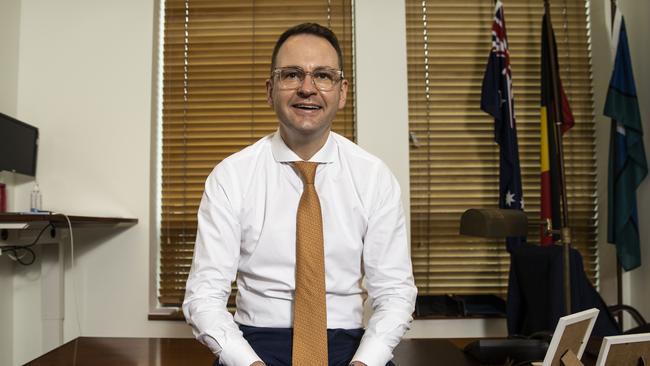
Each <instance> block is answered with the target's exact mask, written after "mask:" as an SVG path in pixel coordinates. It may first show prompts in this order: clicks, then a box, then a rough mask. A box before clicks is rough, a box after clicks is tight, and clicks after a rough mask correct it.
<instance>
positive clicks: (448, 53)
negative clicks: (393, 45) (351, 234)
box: [406, 0, 598, 295]
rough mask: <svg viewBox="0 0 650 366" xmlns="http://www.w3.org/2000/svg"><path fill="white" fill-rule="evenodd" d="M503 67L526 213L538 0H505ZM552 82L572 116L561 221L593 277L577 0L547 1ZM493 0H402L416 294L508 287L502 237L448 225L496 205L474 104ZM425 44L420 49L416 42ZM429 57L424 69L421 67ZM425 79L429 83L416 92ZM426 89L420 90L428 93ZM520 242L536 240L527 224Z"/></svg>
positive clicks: (586, 100)
mask: <svg viewBox="0 0 650 366" xmlns="http://www.w3.org/2000/svg"><path fill="white" fill-rule="evenodd" d="M503 3H504V12H505V18H506V26H507V32H508V39H509V46H510V47H509V49H510V57H511V64H512V74H513V77H512V78H513V89H514V92H513V93H514V100H515V113H516V117H517V129H518V134H519V152H520V159H521V170H522V180H523V191H524V201H525V211H526V213H527V214H528V217H529V219H531V220H534V219H538V218H539V211H540V203H539V200H540V162H539V159H540V158H539V156H540V152H539V146H540V55H541V23H542V15H543V13H544V2H543V1H542V0H536V1H530V0H504V1H503ZM551 8H552V13H551V14H552V21H553V26H554V29H555V35H556V39H557V44H558V59H559V64H560V68H561V71H560V74H561V78H562V82H563V85H564V88H565V91H566V94H567V96H568V99H569V102H570V105H571V108H572V110H573V113H574V116H575V119H576V124H575V126H574V127H573V129H571V130H570V131H569V132H568V133H567V134H565V140H564V152H565V163H566V178H567V188H568V189H567V192H568V201H569V214H570V220H569V226H570V227H571V228H572V230H573V234H574V238H573V245H574V247H576V248H577V249H579V250H580V252H581V253H582V255H583V256H584V261H585V269H586V271H587V273H588V275H589V276H590V278H591V279H592V280H594V281H595V280H596V279H597V270H598V267H597V252H596V226H597V217H596V168H595V164H596V163H595V155H594V116H593V109H592V104H593V95H592V84H591V68H590V52H589V48H590V39H589V23H588V7H587V5H586V2H585V0H564V1H552V2H551ZM493 12H494V1H493V0H456V1H451V2H450V1H446V0H425V1H422V0H406V13H407V22H406V23H407V41H408V45H407V47H408V78H409V80H408V84H409V124H410V125H409V128H410V131H411V134H412V137H414V139H413V142H412V143H411V147H410V164H411V166H410V172H411V173H410V175H411V246H412V257H413V266H414V272H415V277H416V284H417V286H418V288H419V291H420V292H419V293H420V294H421V295H427V294H431V295H438V294H459V295H462V294H497V295H504V294H505V293H506V291H507V284H508V268H509V255H508V253H507V252H506V250H505V243H504V241H503V240H488V239H481V238H472V237H464V236H460V235H459V234H458V229H459V221H460V215H461V214H462V212H464V211H465V210H466V209H468V208H477V207H493V208H496V207H497V206H498V204H497V202H498V187H499V182H498V174H499V168H498V167H499V155H498V146H497V145H496V143H495V142H494V128H493V124H494V122H493V119H492V117H490V116H488V115H487V114H485V113H484V112H483V111H481V110H480V94H481V82H482V79H483V74H484V71H485V67H486V64H487V58H488V54H489V51H490V48H491V26H492V21H493V16H494V15H493ZM425 51H428V52H425ZM427 64H428V65H429V68H428V71H429V73H428V75H427V74H426V73H425V65H427ZM427 86H428V91H427ZM427 97H428V98H427ZM528 242H529V243H539V228H537V227H532V228H530V230H529V234H528Z"/></svg>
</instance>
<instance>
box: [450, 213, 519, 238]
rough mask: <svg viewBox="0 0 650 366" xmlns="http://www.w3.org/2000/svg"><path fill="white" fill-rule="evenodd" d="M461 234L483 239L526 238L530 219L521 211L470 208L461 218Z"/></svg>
mask: <svg viewBox="0 0 650 366" xmlns="http://www.w3.org/2000/svg"><path fill="white" fill-rule="evenodd" d="M460 234H461V235H469V236H478V237H481V238H506V237H509V236H526V235H527V234H528V217H527V216H526V214H525V213H524V212H523V211H520V210H507V209H501V208H470V209H469V210H467V211H465V212H464V213H463V215H462V216H461V218H460Z"/></svg>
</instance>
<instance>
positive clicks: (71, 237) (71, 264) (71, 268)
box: [52, 212, 81, 337]
mask: <svg viewBox="0 0 650 366" xmlns="http://www.w3.org/2000/svg"><path fill="white" fill-rule="evenodd" d="M52 215H59V216H63V218H65V221H66V222H67V223H68V234H69V235H70V275H71V276H72V290H73V295H72V297H73V298H74V305H75V318H76V320H77V331H78V332H79V337H81V321H80V320H79V299H78V298H77V280H76V278H77V276H75V265H74V234H73V232H72V222H70V218H69V217H68V215H66V214H63V213H58V212H52Z"/></svg>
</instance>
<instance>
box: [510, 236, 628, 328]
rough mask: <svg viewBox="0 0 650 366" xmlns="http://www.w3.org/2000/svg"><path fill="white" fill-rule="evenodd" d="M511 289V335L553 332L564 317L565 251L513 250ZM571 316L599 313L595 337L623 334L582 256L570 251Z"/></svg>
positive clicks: (527, 247) (551, 248) (523, 247)
mask: <svg viewBox="0 0 650 366" xmlns="http://www.w3.org/2000/svg"><path fill="white" fill-rule="evenodd" d="M510 254H511V256H510V260H511V265H510V278H509V285H508V304H507V316H508V333H509V334H510V335H526V336H528V335H531V334H534V333H537V332H543V331H546V332H551V331H553V330H554V329H555V327H556V325H557V322H558V320H559V319H560V317H562V316H564V315H565V313H566V312H565V310H564V289H563V278H564V275H563V262H564V260H563V256H562V247H560V246H548V247H540V246H536V245H530V244H523V245H521V246H519V247H516V248H513V249H512V250H511V253H510ZM570 264H571V270H570V274H571V313H577V312H579V311H583V310H586V309H590V308H597V309H598V310H600V313H599V314H598V318H597V320H596V325H595V326H594V330H593V333H592V334H593V335H594V336H597V337H604V336H611V335H618V334H621V331H620V329H619V328H618V326H617V324H616V321H615V320H614V318H613V317H612V315H611V314H610V312H609V311H608V309H607V306H606V305H605V302H604V301H603V300H602V298H601V297H600V295H599V294H598V292H596V290H595V289H594V287H593V286H592V284H591V282H589V279H588V278H587V276H586V275H585V271H584V266H583V264H582V256H581V255H580V252H578V251H577V250H575V249H571V252H570Z"/></svg>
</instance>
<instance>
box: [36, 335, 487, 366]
mask: <svg viewBox="0 0 650 366" xmlns="http://www.w3.org/2000/svg"><path fill="white" fill-rule="evenodd" d="M469 341H470V340H446V339H405V340H403V341H402V343H400V344H399V346H397V348H396V349H395V358H394V360H393V362H395V364H396V365H397V366H457V365H458V366H478V365H479V364H478V363H476V362H475V361H473V360H472V359H471V358H469V357H468V356H465V354H464V353H463V352H462V351H461V350H460V348H459V347H462V346H464V345H465V344H467V343H468V342H469ZM214 360H215V357H214V356H213V355H212V353H211V352H210V351H209V350H208V349H207V348H206V347H205V346H203V345H202V344H200V343H199V342H198V341H196V340H194V339H190V338H93V337H80V338H77V339H74V340H72V341H70V342H68V343H66V344H64V345H63V346H61V347H59V348H57V349H55V350H53V351H51V352H49V353H47V354H45V355H43V356H41V357H39V358H37V359H35V360H33V361H31V362H29V363H27V364H26V365H29V366H63V365H65V366H67V365H75V366H86V365H88V366H91V365H92V366H116V365H119V366H184V365H187V366H190V365H191V366H211V365H212V364H213V362H214Z"/></svg>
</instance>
